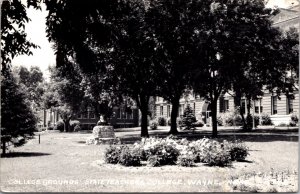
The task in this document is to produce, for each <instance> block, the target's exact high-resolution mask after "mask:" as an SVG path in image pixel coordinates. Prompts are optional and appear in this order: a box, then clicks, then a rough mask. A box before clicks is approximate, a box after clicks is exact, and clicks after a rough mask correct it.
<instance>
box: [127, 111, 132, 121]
mask: <svg viewBox="0 0 300 194" xmlns="http://www.w3.org/2000/svg"><path fill="white" fill-rule="evenodd" d="M127 118H129V119H133V110H131V112H130V113H128V116H127Z"/></svg>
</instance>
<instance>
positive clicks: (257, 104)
mask: <svg viewBox="0 0 300 194" xmlns="http://www.w3.org/2000/svg"><path fill="white" fill-rule="evenodd" d="M260 105H261V99H258V100H255V101H254V109H255V113H262V111H263V107H262V106H260Z"/></svg>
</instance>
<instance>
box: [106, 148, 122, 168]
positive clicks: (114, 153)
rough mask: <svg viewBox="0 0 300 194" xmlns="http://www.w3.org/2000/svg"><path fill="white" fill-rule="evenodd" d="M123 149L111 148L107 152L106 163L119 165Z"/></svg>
mask: <svg viewBox="0 0 300 194" xmlns="http://www.w3.org/2000/svg"><path fill="white" fill-rule="evenodd" d="M120 154H121V148H120V147H113V146H110V147H109V148H107V149H106V152H105V162H106V163H110V164H117V163H119V160H120Z"/></svg>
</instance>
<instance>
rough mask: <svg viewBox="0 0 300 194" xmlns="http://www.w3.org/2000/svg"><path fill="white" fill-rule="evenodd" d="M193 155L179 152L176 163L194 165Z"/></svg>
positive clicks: (187, 165)
mask: <svg viewBox="0 0 300 194" xmlns="http://www.w3.org/2000/svg"><path fill="white" fill-rule="evenodd" d="M194 161H195V156H194V155H193V154H188V153H185V154H182V153H181V154H180V155H179V156H178V158H177V164H178V165H179V166H186V167H191V166H194V165H195V162H194Z"/></svg>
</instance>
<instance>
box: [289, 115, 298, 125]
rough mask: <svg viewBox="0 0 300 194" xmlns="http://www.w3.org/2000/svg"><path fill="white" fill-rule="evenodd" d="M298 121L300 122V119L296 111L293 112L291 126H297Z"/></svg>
mask: <svg viewBox="0 0 300 194" xmlns="http://www.w3.org/2000/svg"><path fill="white" fill-rule="evenodd" d="M298 122H299V119H298V116H297V115H296V114H295V113H293V114H292V115H291V121H290V124H289V125H290V126H291V127H295V126H297V125H298Z"/></svg>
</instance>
